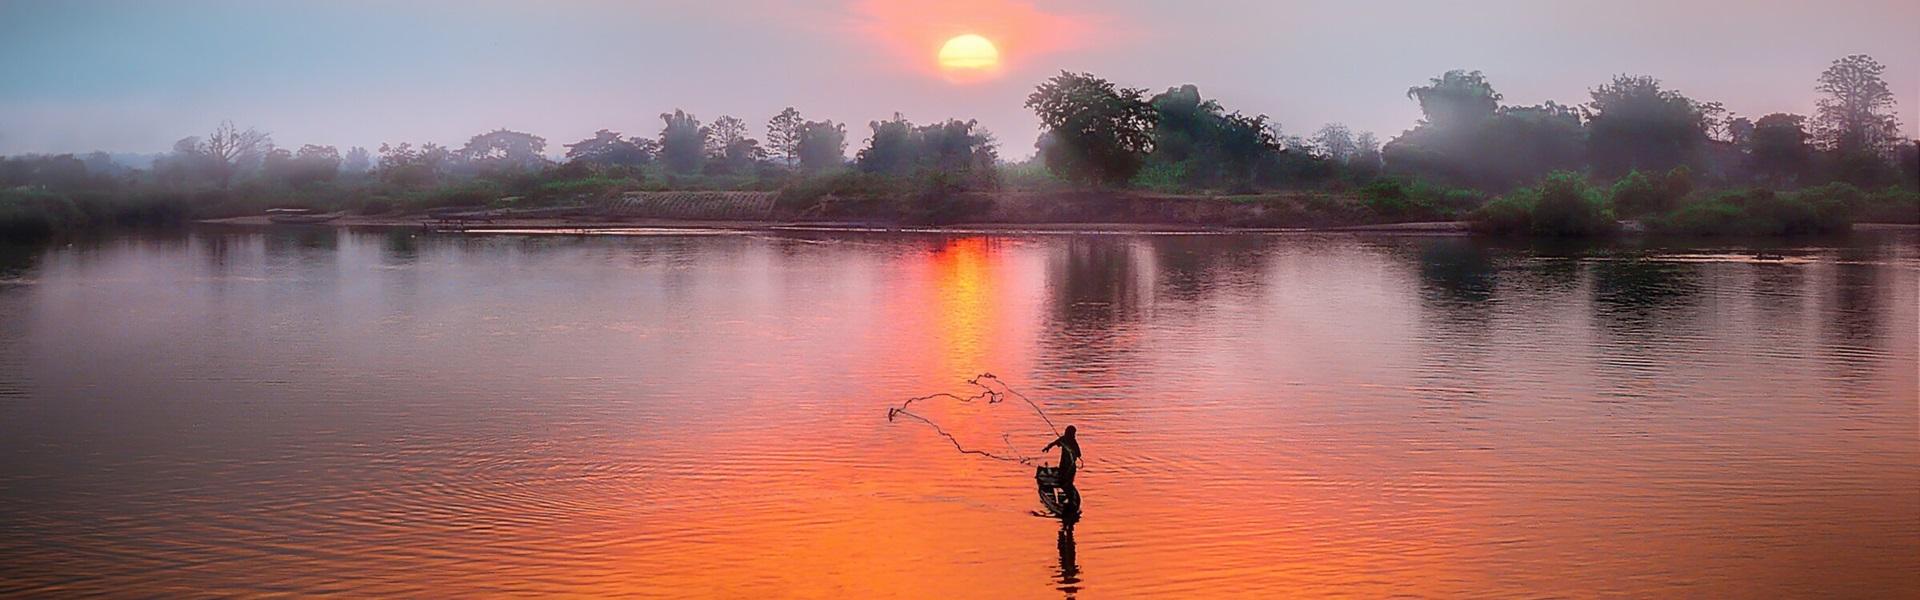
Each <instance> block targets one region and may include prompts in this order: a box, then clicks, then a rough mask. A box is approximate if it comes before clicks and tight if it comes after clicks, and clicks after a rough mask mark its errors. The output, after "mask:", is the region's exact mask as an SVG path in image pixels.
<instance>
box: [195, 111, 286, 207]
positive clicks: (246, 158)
mask: <svg viewBox="0 0 1920 600" xmlns="http://www.w3.org/2000/svg"><path fill="white" fill-rule="evenodd" d="M190 140H191V141H190ZM182 144H186V146H184V147H183V146H182ZM272 149H273V138H272V137H271V136H268V135H267V134H265V133H262V132H259V131H256V130H254V129H252V128H248V129H246V130H245V131H242V130H240V129H239V128H236V127H234V126H233V121H221V122H220V125H218V126H216V127H214V129H213V133H212V134H210V135H208V136H207V137H206V138H205V139H201V138H187V139H183V140H180V142H178V143H175V144H174V152H175V153H183V152H184V153H185V154H189V155H194V156H195V157H197V160H193V161H192V162H193V164H194V165H195V166H197V167H198V168H200V169H201V170H203V172H204V175H205V176H206V177H208V178H209V179H211V180H213V181H214V182H217V183H219V184H220V189H223V190H224V189H227V187H228V186H229V185H231V184H232V183H233V176H234V175H236V174H238V173H239V172H240V171H241V170H242V169H244V168H247V166H248V165H252V164H255V163H257V162H259V161H260V160H261V159H262V158H263V157H264V156H265V155H266V153H267V152H268V151H269V150H272Z"/></svg>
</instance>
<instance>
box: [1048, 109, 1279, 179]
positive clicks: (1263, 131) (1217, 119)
mask: <svg viewBox="0 0 1920 600" xmlns="http://www.w3.org/2000/svg"><path fill="white" fill-rule="evenodd" d="M1149 104H1151V105H1152V106H1153V110H1154V114H1155V116H1154V125H1153V151H1152V152H1151V153H1149V154H1148V155H1147V164H1148V167H1147V168H1148V169H1149V170H1148V171H1147V172H1146V174H1145V175H1142V177H1143V178H1145V179H1146V180H1149V183H1152V184H1158V185H1167V184H1175V183H1177V184H1181V185H1186V186H1214V185H1225V186H1229V187H1233V188H1236V189H1246V188H1251V187H1252V181H1253V178H1254V170H1255V167H1256V166H1258V165H1259V163H1260V161H1261V159H1262V158H1264V157H1265V156H1266V155H1267V154H1271V153H1275V152H1278V151H1279V149H1280V142H1279V140H1278V138H1277V137H1276V136H1275V135H1274V133H1273V131H1272V128H1271V127H1270V126H1269V124H1268V123H1267V116H1266V115H1256V116H1251V117H1249V116H1245V115H1242V114H1240V113H1237V112H1235V113H1231V114H1229V113H1227V111H1226V109H1224V108H1222V107H1221V106H1220V103H1219V102H1217V101H1214V100H1206V99H1202V98H1201V97H1200V88H1199V87H1197V86H1194V85H1192V84H1188V85H1183V86H1180V87H1173V88H1167V91H1166V92H1163V93H1161V94H1159V95H1157V96H1154V97H1153V99H1152V100H1150V101H1149ZM1042 155H1043V156H1044V152H1043V153H1042Z"/></svg>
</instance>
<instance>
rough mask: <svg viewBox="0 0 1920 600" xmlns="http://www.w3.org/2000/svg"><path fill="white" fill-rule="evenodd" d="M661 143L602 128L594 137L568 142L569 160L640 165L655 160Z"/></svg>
mask: <svg viewBox="0 0 1920 600" xmlns="http://www.w3.org/2000/svg"><path fill="white" fill-rule="evenodd" d="M658 149H659V144H658V143H655V142H654V141H653V140H649V139H642V138H635V137H621V136H620V132H618V131H613V130H609V129H602V130H599V131H596V132H593V137H590V138H587V139H584V140H580V141H578V142H574V143H571V144H567V160H568V161H569V162H578V163H585V164H592V165H602V166H623V167H638V166H641V165H645V164H647V163H650V162H653V155H654V153H655V151H656V150H658Z"/></svg>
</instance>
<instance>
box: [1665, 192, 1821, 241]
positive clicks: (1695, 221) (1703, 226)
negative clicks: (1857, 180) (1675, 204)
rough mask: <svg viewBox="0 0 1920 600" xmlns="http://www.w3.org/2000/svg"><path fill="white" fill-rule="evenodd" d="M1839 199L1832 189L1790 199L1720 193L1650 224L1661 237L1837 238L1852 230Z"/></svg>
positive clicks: (1787, 196) (1767, 194)
mask: <svg viewBox="0 0 1920 600" xmlns="http://www.w3.org/2000/svg"><path fill="white" fill-rule="evenodd" d="M1849 187H1850V186H1849ZM1856 191H1857V190H1856ZM1844 196H1846V193H1845V190H1842V189H1839V188H1834V187H1833V186H1823V187H1821V188H1810V189H1808V190H1803V191H1801V192H1799V193H1790V194H1777V193H1774V191H1773V190H1768V189H1753V190H1744V191H1732V192H1725V193H1721V194H1720V195H1718V196H1715V197H1713V198H1711V199H1707V200H1702V201H1697V202H1693V203H1689V204H1687V205H1686V206H1682V207H1680V209H1679V210H1676V211H1673V212H1672V213H1671V214H1669V215H1667V216H1666V217H1664V218H1662V219H1658V220H1655V221H1654V222H1653V223H1652V225H1653V227H1654V229H1655V230H1657V231H1660V232H1663V233H1677V234H1686V235H1702V236H1720V235H1753V236H1782V235H1809V234H1825V233H1839V232H1844V231H1847V230H1848V229H1849V228H1850V227H1851V226H1852V219H1851V216H1852V213H1853V209H1852V208H1850V207H1848V206H1847V200H1846V199H1845V198H1844Z"/></svg>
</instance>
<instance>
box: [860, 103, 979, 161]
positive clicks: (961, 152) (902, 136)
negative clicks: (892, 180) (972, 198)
mask: <svg viewBox="0 0 1920 600" xmlns="http://www.w3.org/2000/svg"><path fill="white" fill-rule="evenodd" d="M868 127H870V128H872V130H873V137H872V138H871V139H870V140H869V141H868V144H867V147H866V148H863V149H861V150H860V152H859V153H857V155H856V156H855V158H854V162H855V163H857V164H858V165H859V167H860V170H862V171H866V172H868V173H884V174H889V175H907V174H912V173H915V172H917V171H922V170H931V171H944V172H950V173H986V172H989V170H990V169H991V167H992V166H993V164H994V162H995V161H996V160H998V154H997V152H996V150H995V149H994V144H993V136H992V135H989V134H987V133H986V132H985V131H976V130H975V129H976V128H977V127H979V123H978V122H975V121H961V120H958V119H949V120H947V121H946V122H942V123H935V124H932V125H925V126H919V127H916V126H914V124H913V123H912V122H910V121H908V120H907V119H906V117H904V116H901V115H900V113H894V115H893V119H892V120H888V121H874V122H871V123H869V124H868Z"/></svg>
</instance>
